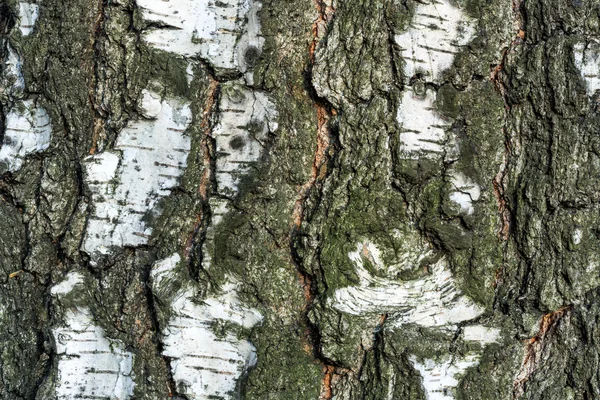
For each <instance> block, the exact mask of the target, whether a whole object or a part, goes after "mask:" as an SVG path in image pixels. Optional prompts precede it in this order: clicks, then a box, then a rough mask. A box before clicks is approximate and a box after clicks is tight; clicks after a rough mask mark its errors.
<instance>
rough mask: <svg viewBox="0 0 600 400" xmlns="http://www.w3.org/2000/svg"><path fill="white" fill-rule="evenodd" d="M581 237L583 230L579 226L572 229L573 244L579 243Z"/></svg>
mask: <svg viewBox="0 0 600 400" xmlns="http://www.w3.org/2000/svg"><path fill="white" fill-rule="evenodd" d="M582 238H583V231H582V230H581V229H579V228H577V229H575V230H574V231H573V244H575V245H578V244H579V243H581V239H582Z"/></svg>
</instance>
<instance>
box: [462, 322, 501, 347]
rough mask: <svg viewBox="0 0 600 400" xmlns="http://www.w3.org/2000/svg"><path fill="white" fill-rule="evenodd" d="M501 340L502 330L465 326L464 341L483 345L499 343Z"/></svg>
mask: <svg viewBox="0 0 600 400" xmlns="http://www.w3.org/2000/svg"><path fill="white" fill-rule="evenodd" d="M499 339H500V329H496V328H487V327H485V326H481V325H471V326H465V327H464V329H463V340H466V341H469V342H479V343H481V344H482V345H486V344H490V343H494V342H497V341H498V340H499Z"/></svg>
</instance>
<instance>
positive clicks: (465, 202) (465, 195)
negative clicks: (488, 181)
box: [450, 172, 481, 215]
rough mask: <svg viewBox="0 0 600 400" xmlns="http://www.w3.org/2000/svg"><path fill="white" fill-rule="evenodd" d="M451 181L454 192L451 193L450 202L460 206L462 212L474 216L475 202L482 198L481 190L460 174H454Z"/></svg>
mask: <svg viewBox="0 0 600 400" xmlns="http://www.w3.org/2000/svg"><path fill="white" fill-rule="evenodd" d="M451 180H452V186H453V187H454V191H453V192H451V193H450V200H452V201H453V202H455V203H456V204H458V205H459V206H460V209H461V211H462V212H464V213H466V214H469V215H470V214H473V212H474V211H475V209H474V207H473V202H474V201H477V200H478V199H479V196H481V188H480V187H479V186H478V185H477V184H476V183H474V182H473V181H471V180H470V179H469V178H468V177H466V176H465V175H464V174H462V173H460V172H458V173H453V174H452V176H451Z"/></svg>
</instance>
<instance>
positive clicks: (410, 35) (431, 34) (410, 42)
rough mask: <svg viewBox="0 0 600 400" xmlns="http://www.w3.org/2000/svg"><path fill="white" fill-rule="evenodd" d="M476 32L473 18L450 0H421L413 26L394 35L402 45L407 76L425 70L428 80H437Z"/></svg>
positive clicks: (424, 73)
mask: <svg viewBox="0 0 600 400" xmlns="http://www.w3.org/2000/svg"><path fill="white" fill-rule="evenodd" d="M473 33H474V30H473V28H472V26H471V21H470V20H469V19H467V17H466V16H465V15H464V13H463V12H462V11H461V10H460V9H459V8H456V7H454V6H453V5H452V4H450V2H449V1H447V0H429V1H423V2H418V3H417V8H416V10H415V17H414V20H413V21H412V23H411V26H410V28H409V29H408V30H407V31H406V32H404V33H402V34H400V35H397V36H396V38H395V39H396V43H397V44H398V45H399V46H400V47H401V48H402V57H403V58H404V61H405V66H404V73H405V76H406V78H407V79H410V78H412V77H413V76H415V75H417V74H422V75H423V76H424V78H425V80H427V81H428V82H438V80H439V78H440V76H441V73H442V71H444V70H445V69H448V68H450V67H451V66H452V62H453V61H454V57H455V54H456V53H457V52H458V51H459V50H460V48H461V47H463V46H464V45H466V44H467V43H468V42H469V41H470V40H471V37H472V36H473Z"/></svg>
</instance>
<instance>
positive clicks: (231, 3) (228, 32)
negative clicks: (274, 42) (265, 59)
mask: <svg viewBox="0 0 600 400" xmlns="http://www.w3.org/2000/svg"><path fill="white" fill-rule="evenodd" d="M137 4H138V6H139V7H140V9H141V11H142V16H143V18H144V19H146V20H148V21H152V22H156V23H160V24H162V25H163V26H161V27H152V28H150V29H148V30H147V31H146V32H145V33H144V35H143V36H144V39H145V40H146V42H147V43H148V44H149V45H151V46H153V47H155V48H157V49H161V50H164V51H169V52H173V53H176V54H179V55H182V56H185V57H192V56H200V57H202V58H203V59H205V60H207V61H208V62H210V63H211V64H212V65H213V66H214V67H216V68H223V69H238V70H240V71H242V72H245V70H246V67H247V63H246V62H245V58H246V52H247V51H248V50H249V49H251V48H254V49H257V50H258V51H260V49H261V48H262V44H263V41H264V38H262V37H260V36H259V31H260V24H259V22H258V18H257V12H258V10H259V9H260V4H257V3H256V2H255V1H252V0H250V1H249V0H222V1H218V2H216V1H211V0H168V1H164V0H137ZM245 21H248V24H247V25H248V26H247V27H246V28H245V27H244V22H245ZM254 49H253V50H251V51H254Z"/></svg>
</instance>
